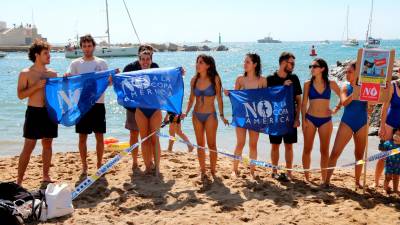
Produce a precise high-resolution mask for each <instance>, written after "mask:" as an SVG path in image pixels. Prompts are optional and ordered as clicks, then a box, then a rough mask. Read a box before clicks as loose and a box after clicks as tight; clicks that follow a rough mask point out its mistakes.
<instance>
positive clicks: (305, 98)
mask: <svg viewBox="0 0 400 225" xmlns="http://www.w3.org/2000/svg"><path fill="white" fill-rule="evenodd" d="M310 83H311V82H310V81H309V80H308V81H306V82H305V83H304V87H303V90H304V93H303V102H302V104H301V121H302V124H305V119H306V113H307V107H308V92H309V90H310Z"/></svg>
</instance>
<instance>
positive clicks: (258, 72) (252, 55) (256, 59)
mask: <svg viewBox="0 0 400 225" xmlns="http://www.w3.org/2000/svg"><path fill="white" fill-rule="evenodd" d="M246 57H249V58H250V60H251V62H253V63H257V66H256V68H255V72H256V77H260V75H261V71H262V69H261V58H260V56H259V55H258V54H257V53H247V54H246ZM244 76H245V77H246V76H247V72H246V71H244Z"/></svg>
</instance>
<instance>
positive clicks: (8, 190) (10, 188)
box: [0, 182, 45, 224]
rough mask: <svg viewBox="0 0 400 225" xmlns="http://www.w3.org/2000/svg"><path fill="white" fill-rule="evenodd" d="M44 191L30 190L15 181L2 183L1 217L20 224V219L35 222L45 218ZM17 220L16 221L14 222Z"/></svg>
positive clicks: (0, 191) (0, 184)
mask: <svg viewBox="0 0 400 225" xmlns="http://www.w3.org/2000/svg"><path fill="white" fill-rule="evenodd" d="M44 205H45V203H44V191H43V190H39V191H35V192H29V191H28V190H26V189H25V188H23V187H21V186H20V185H18V184H16V183H13V182H1V183H0V218H3V217H4V218H9V219H10V220H9V221H10V222H8V223H6V224H18V221H19V222H21V221H22V220H23V221H25V222H33V221H38V220H39V219H41V220H42V221H43V219H44V220H45V214H42V207H43V206H44ZM12 221H15V222H12Z"/></svg>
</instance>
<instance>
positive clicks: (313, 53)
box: [310, 45, 317, 56]
mask: <svg viewBox="0 0 400 225" xmlns="http://www.w3.org/2000/svg"><path fill="white" fill-rule="evenodd" d="M310 56H317V52H316V51H315V48H314V45H313V46H312V47H311V52H310Z"/></svg>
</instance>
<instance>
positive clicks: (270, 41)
mask: <svg viewBox="0 0 400 225" xmlns="http://www.w3.org/2000/svg"><path fill="white" fill-rule="evenodd" d="M257 42H258V43H282V41H280V40H275V39H273V38H272V37H271V35H268V37H264V38H263V39H259V40H257Z"/></svg>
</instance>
